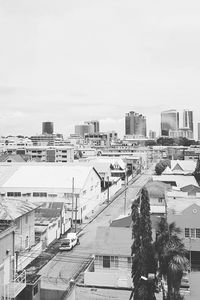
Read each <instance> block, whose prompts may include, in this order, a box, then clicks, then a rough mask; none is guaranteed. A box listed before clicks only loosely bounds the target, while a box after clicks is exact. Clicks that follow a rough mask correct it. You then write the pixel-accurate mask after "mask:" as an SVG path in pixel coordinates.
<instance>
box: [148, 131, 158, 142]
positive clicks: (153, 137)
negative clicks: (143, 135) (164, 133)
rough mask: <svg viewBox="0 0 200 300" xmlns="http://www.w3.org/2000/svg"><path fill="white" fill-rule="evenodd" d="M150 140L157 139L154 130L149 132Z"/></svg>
mask: <svg viewBox="0 0 200 300" xmlns="http://www.w3.org/2000/svg"><path fill="white" fill-rule="evenodd" d="M149 139H150V140H155V139H156V132H155V131H153V130H149Z"/></svg>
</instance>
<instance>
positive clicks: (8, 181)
mask: <svg viewBox="0 0 200 300" xmlns="http://www.w3.org/2000/svg"><path fill="white" fill-rule="evenodd" d="M0 193H1V195H5V196H7V197H11V198H19V197H22V198H24V199H27V200H30V201H31V202H49V201H53V202H64V203H65V205H66V209H68V210H70V211H72V208H73V211H74V214H73V218H74V219H75V218H76V217H77V220H80V221H81V220H82V219H83V218H84V217H85V216H87V214H88V213H89V212H91V211H92V210H93V209H94V208H95V207H96V206H97V205H98V204H99V202H100V201H101V195H100V193H101V177H100V175H99V174H98V173H97V171H96V170H95V168H93V167H91V166H90V167H89V166H77V165H75V166H73V165H71V164H70V165H67V164H66V165H65V164H55V163H54V164H41V163H38V164H34V165H28V164H27V165H22V166H20V165H18V166H13V168H12V166H10V167H9V168H8V167H6V166H5V167H4V168H3V167H1V171H0ZM76 211H77V215H76V214H75V212H76Z"/></svg>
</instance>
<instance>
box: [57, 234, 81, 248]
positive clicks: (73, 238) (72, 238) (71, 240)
mask: <svg viewBox="0 0 200 300" xmlns="http://www.w3.org/2000/svg"><path fill="white" fill-rule="evenodd" d="M78 243H79V239H78V237H77V235H76V233H72V232H70V233H68V234H67V237H66V238H65V239H63V241H62V243H61V245H60V248H59V250H61V251H63V250H71V249H72V248H73V247H74V246H75V245H76V244H78Z"/></svg>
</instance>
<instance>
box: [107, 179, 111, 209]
mask: <svg viewBox="0 0 200 300" xmlns="http://www.w3.org/2000/svg"><path fill="white" fill-rule="evenodd" d="M107 179H108V188H107V202H108V203H109V200H110V199H109V198H110V191H109V187H110V186H109V176H107Z"/></svg>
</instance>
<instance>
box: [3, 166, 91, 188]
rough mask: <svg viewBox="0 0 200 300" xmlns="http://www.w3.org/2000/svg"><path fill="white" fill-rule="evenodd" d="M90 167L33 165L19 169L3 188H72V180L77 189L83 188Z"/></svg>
mask: <svg viewBox="0 0 200 300" xmlns="http://www.w3.org/2000/svg"><path fill="white" fill-rule="evenodd" d="M92 170H93V168H92V167H88V166H71V165H70V166H67V165H52V166H50V165H47V166H45V165H42V166H40V165H34V166H33V165H31V166H29V165H28V166H22V167H21V168H18V169H17V170H16V171H15V172H14V174H13V175H12V176H11V177H10V178H9V179H8V180H6V181H5V183H4V184H3V185H2V187H3V188H21V187H22V188H69V189H71V188H72V178H74V186H75V188H76V189H81V188H83V186H84V184H85V181H86V179H87V177H88V175H89V173H90V172H91V171H92Z"/></svg>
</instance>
